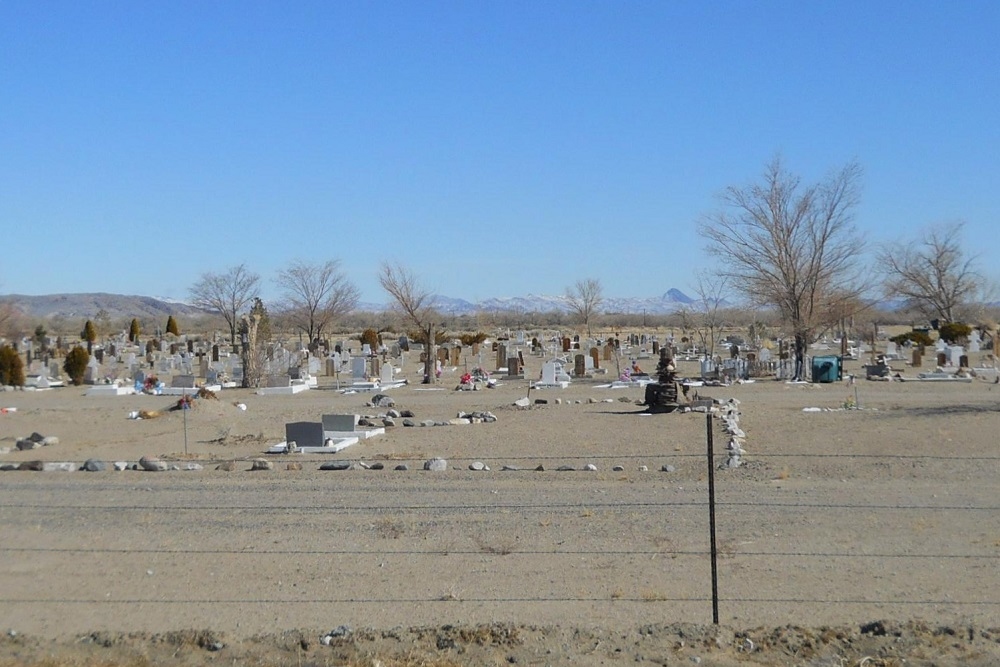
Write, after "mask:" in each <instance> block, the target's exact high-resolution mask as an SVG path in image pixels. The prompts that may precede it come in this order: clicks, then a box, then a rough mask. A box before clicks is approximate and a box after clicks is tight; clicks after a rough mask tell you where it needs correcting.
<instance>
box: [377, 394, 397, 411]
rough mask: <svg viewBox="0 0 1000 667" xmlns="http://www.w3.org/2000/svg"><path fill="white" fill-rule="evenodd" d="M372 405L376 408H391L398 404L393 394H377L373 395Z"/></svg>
mask: <svg viewBox="0 0 1000 667" xmlns="http://www.w3.org/2000/svg"><path fill="white" fill-rule="evenodd" d="M372 405H373V406H374V407H376V408H391V407H393V406H395V405H396V401H395V400H393V398H392V397H391V396H386V395H385V394H375V395H374V396H372Z"/></svg>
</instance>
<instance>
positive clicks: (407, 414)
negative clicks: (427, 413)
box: [399, 410, 416, 419]
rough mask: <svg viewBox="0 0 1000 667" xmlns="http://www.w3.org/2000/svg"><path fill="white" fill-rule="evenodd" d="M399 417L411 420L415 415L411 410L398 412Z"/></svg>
mask: <svg viewBox="0 0 1000 667" xmlns="http://www.w3.org/2000/svg"><path fill="white" fill-rule="evenodd" d="M399 416H400V417H409V418H411V419H412V418H413V417H416V415H415V414H413V410H400V411H399Z"/></svg>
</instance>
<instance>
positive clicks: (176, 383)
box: [170, 375, 195, 389]
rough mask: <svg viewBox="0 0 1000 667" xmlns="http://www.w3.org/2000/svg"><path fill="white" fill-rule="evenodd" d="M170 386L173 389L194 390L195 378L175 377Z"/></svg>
mask: <svg viewBox="0 0 1000 667" xmlns="http://www.w3.org/2000/svg"><path fill="white" fill-rule="evenodd" d="M170 386H171V388H173V389H194V387H195V384H194V376H193V375H175V376H174V377H172V378H171V379H170Z"/></svg>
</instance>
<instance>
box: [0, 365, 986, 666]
mask: <svg viewBox="0 0 1000 667" xmlns="http://www.w3.org/2000/svg"><path fill="white" fill-rule="evenodd" d="M541 361H542V360H541V359H539V358H537V357H529V358H528V359H527V368H526V372H525V375H526V377H528V378H535V377H537V376H538V373H539V369H540V364H541ZM645 364H646V365H647V366H648V367H649V368H648V369H647V370H650V371H651V370H653V366H654V365H655V364H654V361H653V360H648V361H646V362H645ZM899 367H900V370H901V371H902V372H903V374H904V375H909V376H911V377H912V376H914V375H915V371H914V370H913V369H907V368H906V367H905V366H903V365H902V364H899ZM860 368H861V366H860V362H857V361H853V362H852V361H848V362H847V366H846V369H845V370H846V372H847V373H860V372H861V371H860ZM678 370H679V373H680V375H682V376H695V375H696V374H697V367H696V364H694V363H690V364H689V363H683V362H682V363H680V364H679V368H678ZM404 372H405V376H406V377H407V378H408V379H409V380H410V384H409V385H407V386H405V387H400V388H397V389H392V390H390V391H387V392H385V393H386V394H388V395H389V396H391V397H392V398H393V399H394V400H395V402H396V408H397V409H405V410H411V411H412V412H413V414H414V415H415V419H416V420H417V421H418V422H420V421H422V420H436V421H447V420H449V419H451V418H453V417H455V416H456V415H457V414H458V413H459V412H462V411H464V412H472V411H489V412H492V413H493V414H494V415H496V417H497V421H496V422H493V423H479V424H468V425H447V426H444V425H441V426H416V427H404V426H402V425H400V420H398V419H397V420H396V423H397V425H396V426H394V427H392V428H390V429H388V430H387V432H386V434H385V435H383V436H379V437H376V438H372V439H369V440H366V441H362V442H360V443H358V444H356V445H354V446H352V447H349V448H347V449H345V450H343V451H341V452H340V453H338V454H335V455H332V454H331V455H325V454H319V455H302V454H289V455H267V456H265V455H264V454H263V452H264V450H265V448H266V447H267V446H269V445H273V444H275V443H277V442H280V441H282V440H284V424H285V423H286V422H292V421H308V420H315V421H318V420H319V418H320V415H322V414H324V413H357V414H360V415H369V416H371V417H373V418H377V417H378V416H379V415H380V414H381V413H384V412H385V410H384V409H380V408H373V407H371V406H370V405H368V402H369V401H370V400H371V398H372V395H373V394H372V392H359V393H342V392H340V391H338V389H337V383H336V382H335V380H334V379H333V378H326V377H321V378H320V384H319V388H317V389H315V390H311V391H308V392H304V393H301V394H297V395H294V396H258V395H256V394H254V393H253V392H252V391H250V390H242V389H227V390H223V391H222V392H220V393H219V394H218V396H217V398H215V399H210V398H203V399H198V400H197V401H196V402H195V406H194V407H193V408H192V409H191V410H188V411H183V412H180V411H166V409H167V408H168V407H169V406H170V405H171V403H173V401H174V400H175V399H172V398H170V397H165V396H143V395H140V396H122V397H86V396H84V392H85V390H84V388H80V387H65V388H59V389H55V390H51V391H44V392H30V391H14V392H4V393H0V407H3V408H10V407H13V408H16V411H7V412H5V413H4V414H0V448H4V449H5V450H6V449H7V448H10V449H11V450H12V451H8V452H6V453H4V454H2V455H0V465H2V464H20V463H24V462H28V461H37V460H42V461H51V462H58V461H70V462H75V463H77V464H80V463H82V462H83V461H85V460H87V459H98V460H101V461H105V462H107V463H109V464H111V463H112V462H114V461H128V462H131V463H134V462H136V461H137V460H138V459H139V458H140V457H142V456H156V457H159V458H161V459H163V460H167V461H169V462H171V463H176V464H178V466H180V467H183V466H184V465H185V464H187V463H192V462H193V463H198V464H199V465H201V466H203V469H201V470H197V471H191V470H170V471H166V472H143V471H136V470H125V471H120V472H116V471H113V470H110V471H106V472H94V473H89V472H82V471H77V472H29V471H24V470H18V471H7V472H2V473H0V523H2V526H3V531H2V539H0V629H2V630H3V637H2V638H0V665H29V664H32V665H33V664H46V665H56V664H59V665H62V664H73V665H134V664H167V665H193V664H208V663H219V664H222V663H223V662H224V663H227V664H259V665H278V664H296V665H305V664H309V665H500V664H529V665H549V664H551V665H562V664H585V665H616V664H622V665H624V664H661V665H662V664H702V665H810V666H813V665H816V666H819V665H829V666H831V667H832V666H837V667H844V666H845V665H858V666H862V665H865V666H867V667H874V666H876V665H904V664H905V665H925V666H929V665H951V664H955V665H957V664H962V665H996V664H1000V573H998V568H997V565H998V561H1000V500H998V499H1000V476H998V472H1000V451H998V440H997V434H998V433H1000V385H995V384H993V383H991V382H987V381H985V380H983V379H976V380H974V381H973V382H970V383H951V382H873V381H866V380H864V379H863V378H862V379H859V380H857V382H856V383H855V384H853V385H852V384H849V383H848V382H846V381H844V382H836V383H829V384H818V385H812V384H789V383H786V382H781V381H776V380H774V379H760V380H757V381H756V382H754V383H750V384H734V385H731V386H726V387H704V388H701V389H699V390H698V391H699V392H700V394H701V396H702V397H706V396H707V397H711V398H714V399H717V400H719V401H726V400H728V399H730V398H735V399H738V401H739V402H740V403H739V409H740V413H741V419H740V425H741V428H743V429H744V430H745V432H746V451H747V453H746V456H745V458H744V460H743V465H742V466H741V467H739V468H737V469H734V470H729V469H722V468H724V464H725V462H726V451H725V446H726V443H727V441H728V440H727V436H726V435H725V434H724V433H723V431H722V428H721V423H720V421H719V420H718V419H707V418H706V416H705V415H704V414H701V413H697V412H691V413H673V414H659V415H648V414H645V413H644V412H643V407H642V406H641V405H638V404H637V403H638V402H639V401H640V400H641V399H642V396H643V390H642V389H640V388H637V387H635V388H627V389H607V388H600V387H599V386H598V385H600V384H602V383H606V382H608V381H610V380H611V379H612V377H613V376H614V374H615V371H614V370H612V371H611V373H610V374H609V375H607V376H600V375H598V376H595V377H594V378H592V379H578V380H574V381H573V383H572V384H571V385H570V386H569V387H568V388H566V389H534V390H531V391H530V395H529V392H528V384H529V381H528V380H503V379H501V380H500V383H499V386H497V387H496V388H492V389H484V390H482V391H455V390H454V389H455V386H456V385H457V384H458V380H459V376H460V375H461V374H462V372H464V368H463V367H458V368H448V369H446V371H445V374H444V376H443V377H442V379H441V381H440V383H439V384H437V385H436V386H434V387H428V386H426V385H420V384H418V383H417V382H418V378H419V377H420V370H419V366H418V364H416V363H413V364H411V365H410V367H408V368H405V369H404ZM342 384H343V383H342ZM526 395H529V398H530V400H531V405H530V406H528V407H517V406H515V405H514V401H515V400H517V399H518V398H522V397H524V396H526ZM538 399H541V400H544V401H546V402H545V403H536V402H535V401H536V400H538ZM855 400H856V402H857V405H856V409H845V405H851V404H852V403H853V402H854V401H855ZM237 404H243V405H245V406H246V409H245V410H243V409H240V407H238V406H237ZM805 408H820V409H821V410H820V411H804V409H805ZM140 410H147V411H150V410H155V411H163V414H162V415H161V416H159V417H158V418H155V419H148V420H134V419H129V418H128V415H129V413H131V412H133V411H140ZM708 428H711V429H712V434H713V440H714V443H715V458H714V461H713V466H714V468H716V469H715V471H714V476H715V479H714V484H715V491H716V524H717V547H718V554H719V556H718V561H717V562H718V597H719V621H720V624H719V625H718V626H715V625H713V624H712V577H711V560H710V558H709V555H708V554H709V546H710V539H709V534H710V533H709V508H708V486H709V463H708V461H707V459H706V432H707V430H708ZM33 432H38V433H41V434H43V435H46V436H56V437H58V439H59V442H58V444H54V445H50V446H46V447H42V448H40V449H35V450H30V451H17V450H16V449H15V448H14V444H15V441H16V439H17V438H19V437H24V436H28V435H30V434H31V433H33ZM262 457H263V458H267V459H268V460H270V461H271V462H272V464H273V469H272V470H258V471H251V470H250V468H251V462H252V460H253V459H256V458H262ZM435 457H440V458H443V459H446V460H447V462H448V469H447V470H444V471H426V470H423V466H424V462H425V461H427V460H428V459H431V458H435ZM328 460H344V461H351V462H364V463H365V464H366V465H367V466H369V468H364V467H361V466H356V468H357V469H351V470H343V471H321V470H319V466H320V465H321V464H322V463H323V462H325V461H328ZM227 461H228V462H231V461H235V462H236V466H235V470H232V471H225V470H219V469H217V466H219V465H220V464H222V463H224V462H227ZM473 462H482V463H484V464H486V466H488V467H489V470H470V464H472V463H473ZM296 463H298V464H301V469H295V468H298V467H299V466H296V465H294V464H296ZM290 464H291V465H290ZM587 464H593V467H595V468H596V470H585V469H584V467H585V466H586V465H587ZM400 465H406V466H407V467H408V470H397V469H396V467H397V466H400ZM665 466H669V468H668V469H667V470H665V469H664V467H665ZM564 467H565V468H572V470H560V468H564ZM668 470H669V471H668Z"/></svg>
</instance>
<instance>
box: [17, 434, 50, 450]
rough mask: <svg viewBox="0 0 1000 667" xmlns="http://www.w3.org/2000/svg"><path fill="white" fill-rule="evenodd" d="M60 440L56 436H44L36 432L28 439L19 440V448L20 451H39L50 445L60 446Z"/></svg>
mask: <svg viewBox="0 0 1000 667" xmlns="http://www.w3.org/2000/svg"><path fill="white" fill-rule="evenodd" d="M58 444H59V438H57V437H56V436H54V435H42V434H41V433H38V432H35V433H32V434H31V435H29V436H28V437H27V438H18V439H17V448H18V449H19V450H20V451H22V452H23V451H26V450H29V449H38V448H39V447H48V446H49V445H58Z"/></svg>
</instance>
